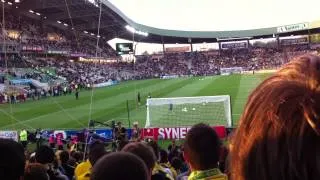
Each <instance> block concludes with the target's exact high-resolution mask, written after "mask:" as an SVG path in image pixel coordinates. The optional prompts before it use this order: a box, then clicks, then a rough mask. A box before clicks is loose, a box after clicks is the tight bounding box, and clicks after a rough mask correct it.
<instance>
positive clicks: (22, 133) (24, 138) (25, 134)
mask: <svg viewBox="0 0 320 180" xmlns="http://www.w3.org/2000/svg"><path fill="white" fill-rule="evenodd" d="M20 142H21V144H22V146H23V148H24V149H25V148H26V147H27V144H28V132H27V131H26V130H25V129H23V130H22V131H20Z"/></svg>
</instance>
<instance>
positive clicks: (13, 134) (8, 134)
mask: <svg viewBox="0 0 320 180" xmlns="http://www.w3.org/2000/svg"><path fill="white" fill-rule="evenodd" d="M0 139H12V140H14V141H17V142H18V132H17V131H0Z"/></svg>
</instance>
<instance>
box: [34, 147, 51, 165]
mask: <svg viewBox="0 0 320 180" xmlns="http://www.w3.org/2000/svg"><path fill="white" fill-rule="evenodd" d="M35 158H36V162H37V163H40V164H50V163H52V162H53V161H54V158H55V154H54V152H53V150H52V149H51V148H50V147H49V146H40V147H39V149H38V150H37V151H36V155H35Z"/></svg>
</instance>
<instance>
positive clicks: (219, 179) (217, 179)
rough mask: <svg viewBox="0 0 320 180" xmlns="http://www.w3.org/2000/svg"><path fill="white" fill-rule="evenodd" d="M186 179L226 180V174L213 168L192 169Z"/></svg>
mask: <svg viewBox="0 0 320 180" xmlns="http://www.w3.org/2000/svg"><path fill="white" fill-rule="evenodd" d="M188 180H228V176H227V175H225V174H223V173H221V171H220V170H219V169H217V168H214V169H209V170H205V171H192V172H191V174H190V175H189V177H188Z"/></svg>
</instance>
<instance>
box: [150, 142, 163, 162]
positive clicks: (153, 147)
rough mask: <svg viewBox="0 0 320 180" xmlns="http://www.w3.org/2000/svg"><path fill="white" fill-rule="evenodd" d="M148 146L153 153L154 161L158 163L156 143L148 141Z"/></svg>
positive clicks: (158, 149)
mask: <svg viewBox="0 0 320 180" xmlns="http://www.w3.org/2000/svg"><path fill="white" fill-rule="evenodd" d="M148 145H149V146H150V147H151V148H152V150H153V153H154V155H155V157H156V160H157V161H158V160H159V151H160V148H159V146H158V143H157V142H156V141H149V142H148Z"/></svg>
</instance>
